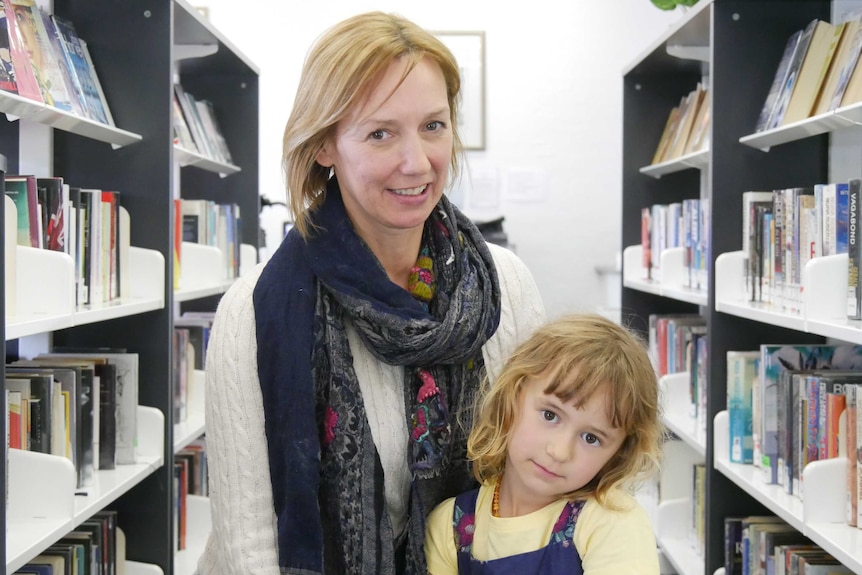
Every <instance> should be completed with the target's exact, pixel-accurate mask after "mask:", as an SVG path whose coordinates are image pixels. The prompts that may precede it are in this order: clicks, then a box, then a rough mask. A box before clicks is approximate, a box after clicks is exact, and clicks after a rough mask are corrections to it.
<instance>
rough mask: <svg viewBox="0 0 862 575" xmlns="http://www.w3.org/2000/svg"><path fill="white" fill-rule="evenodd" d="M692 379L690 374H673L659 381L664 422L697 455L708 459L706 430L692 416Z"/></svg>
mask: <svg viewBox="0 0 862 575" xmlns="http://www.w3.org/2000/svg"><path fill="white" fill-rule="evenodd" d="M689 382H690V377H689V374H688V373H671V374H668V375H664V376H662V377H661V379H659V386H660V388H661V394H662V400H663V402H664V403H663V410H662V411H663V415H662V421H663V422H664V424H665V426H666V427H667V428H668V429H669V430H671V431H672V432H673V433H674V435H676V436H677V437H679V438H680V439H681V440H682V441H683V442H685V443H686V444H687V445H688V446H689V447H691V448H692V449H693V450H694V451H695V453H697V454H698V455H700V456H701V457H702V458H705V457H706V430H704V429H699V428H698V425H697V421H696V419H695V418H694V417H693V416H692V415H691V411H692V406H691V393H690V390H689Z"/></svg>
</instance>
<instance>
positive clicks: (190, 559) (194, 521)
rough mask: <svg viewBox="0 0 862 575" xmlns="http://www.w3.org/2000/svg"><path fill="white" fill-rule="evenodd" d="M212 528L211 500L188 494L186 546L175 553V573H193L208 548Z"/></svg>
mask: <svg viewBox="0 0 862 575" xmlns="http://www.w3.org/2000/svg"><path fill="white" fill-rule="evenodd" d="M211 529H212V517H211V515H210V500H209V498H207V497H201V496H200V495H187V496H186V548H185V549H183V550H182V551H177V553H176V555H174V573H175V574H176V575H192V574H193V573H195V571H196V570H197V566H198V560H199V559H200V557H201V555H203V552H204V549H205V548H206V544H207V538H208V537H209V533H210V530H211Z"/></svg>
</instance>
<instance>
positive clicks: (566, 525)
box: [551, 501, 585, 545]
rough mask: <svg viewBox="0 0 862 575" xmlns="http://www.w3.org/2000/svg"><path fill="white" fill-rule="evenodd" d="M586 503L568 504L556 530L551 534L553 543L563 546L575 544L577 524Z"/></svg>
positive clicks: (555, 526)
mask: <svg viewBox="0 0 862 575" xmlns="http://www.w3.org/2000/svg"><path fill="white" fill-rule="evenodd" d="M584 503H585V502H584V501H575V502H569V503H566V506H565V507H564V508H563V512H562V513H560V517H559V518H557V522H556V523H554V530H553V531H552V532H551V541H553V542H557V543H562V544H563V545H570V544H574V538H575V523H577V521H578V516H579V515H580V514H581V509H583V508H584Z"/></svg>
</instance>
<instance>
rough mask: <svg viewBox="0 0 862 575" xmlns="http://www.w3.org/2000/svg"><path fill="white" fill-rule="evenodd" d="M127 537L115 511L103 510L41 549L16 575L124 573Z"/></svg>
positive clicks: (100, 574)
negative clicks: (118, 524)
mask: <svg viewBox="0 0 862 575" xmlns="http://www.w3.org/2000/svg"><path fill="white" fill-rule="evenodd" d="M125 560H126V538H125V535H124V534H123V531H122V530H121V529H120V528H119V527H118V526H117V512H116V511H112V510H102V511H98V512H97V513H95V514H94V515H93V516H92V517H91V518H90V519H88V520H87V521H84V522H82V523H81V524H80V525H78V526H77V527H75V529H74V530H73V531H71V532H69V533H67V534H66V535H64V536H63V537H62V538H61V539H60V540H59V541H57V542H56V543H54V544H53V545H51V546H50V547H48V548H47V549H45V550H44V551H42V553H40V554H39V555H38V556H36V557H34V558H33V559H31V560H30V561H28V562H27V564H26V565H24V566H23V567H21V568H20V569H18V570H17V571H15V574H16V575H117V574H118V573H123V572H124V569H123V566H124V564H125Z"/></svg>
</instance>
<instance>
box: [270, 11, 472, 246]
mask: <svg viewBox="0 0 862 575" xmlns="http://www.w3.org/2000/svg"><path fill="white" fill-rule="evenodd" d="M426 57H427V58H430V59H431V60H432V61H434V62H435V63H436V64H437V65H438V66H439V67H440V70H441V71H442V72H443V77H444V79H445V81H446V92H447V97H448V101H449V109H450V110H451V119H450V126H451V129H452V135H453V143H454V145H453V146H452V160H451V172H450V174H451V179H450V181H454V179H455V178H457V176H458V173H459V165H460V162H459V157H460V155H461V154H462V153H463V152H462V148H461V140H460V138H459V136H458V129H457V127H458V107H457V101H458V94H459V91H460V90H461V78H460V74H459V71H458V63H457V62H456V61H455V57H454V56H453V55H452V53H451V52H450V51H449V49H448V48H446V46H445V45H444V44H443V43H442V42H441V41H440V40H439V39H437V38H436V37H435V36H434V35H433V34H431V33H430V32H428V31H426V30H424V29H423V28H421V27H420V26H418V25H416V24H414V23H413V22H411V21H410V20H407V19H406V18H404V17H402V16H399V15H397V14H386V13H384V12H367V13H365V14H359V15H357V16H353V17H351V18H348V19H347V20H344V21H342V22H340V23H338V24H336V25H335V26H333V27H332V28H330V29H329V30H327V31H326V32H324V34H323V35H322V36H321V37H320V38H319V39H318V40H317V42H316V43H315V44H314V46H313V47H312V49H311V51H310V52H309V54H308V56H307V58H306V60H305V65H304V66H303V69H302V76H301V77H300V80H299V87H298V88H297V92H296V99H295V101H294V104H293V110H292V111H291V113H290V118H289V119H288V120H287V125H286V126H285V129H284V150H283V157H282V168H283V169H284V174H285V180H286V183H287V196H288V204H289V205H290V209H291V212H292V213H293V216H294V220H295V221H294V225H295V226H296V228H297V229H298V231H299V233H300V234H301V235H302V236H303V237H304V238H307V237H308V236H309V234H310V232H311V228H312V223H311V217H310V216H311V212H312V211H313V210H314V209H316V208H317V207H318V206H319V205H320V204H321V203H323V199H324V194H325V191H326V182H327V180H328V179H329V175H330V168H327V167H324V166H321V165H320V164H318V163H317V161H316V157H317V154H318V152H320V150H321V149H323V146H324V145H325V143H326V142H327V141H328V140H329V139H330V138H331V137H332V136H333V134H334V132H335V128H336V124H337V123H338V122H339V120H341V119H342V118H344V116H345V115H346V114H347V113H348V112H349V111H350V110H351V108H352V107H353V105H354V104H356V103H357V102H361V101H362V100H363V99H364V98H365V97H367V96H368V94H370V92H371V91H372V90H373V88H374V87H375V85H376V84H377V82H378V81H379V80H380V78H381V76H382V75H383V74H384V73H385V72H386V70H387V69H388V67H389V65H390V64H392V62H394V61H395V60H397V59H399V58H403V59H404V60H405V62H406V64H407V66H406V68H405V70H404V77H406V76H407V74H408V73H409V72H410V71H411V70H412V69H413V68H414V67H415V66H416V64H417V63H419V62H420V61H421V60H422V59H423V58H426ZM404 77H402V81H403V79H404Z"/></svg>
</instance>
